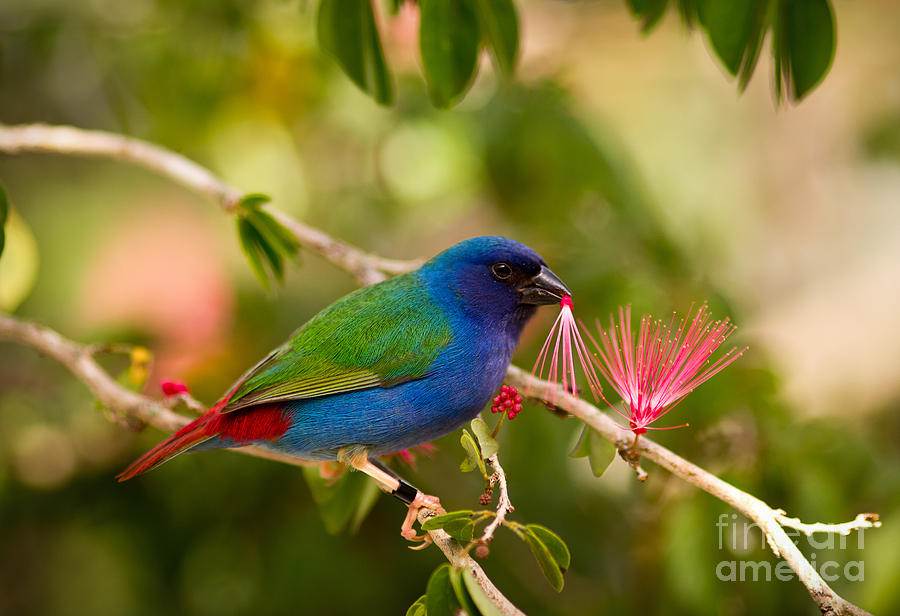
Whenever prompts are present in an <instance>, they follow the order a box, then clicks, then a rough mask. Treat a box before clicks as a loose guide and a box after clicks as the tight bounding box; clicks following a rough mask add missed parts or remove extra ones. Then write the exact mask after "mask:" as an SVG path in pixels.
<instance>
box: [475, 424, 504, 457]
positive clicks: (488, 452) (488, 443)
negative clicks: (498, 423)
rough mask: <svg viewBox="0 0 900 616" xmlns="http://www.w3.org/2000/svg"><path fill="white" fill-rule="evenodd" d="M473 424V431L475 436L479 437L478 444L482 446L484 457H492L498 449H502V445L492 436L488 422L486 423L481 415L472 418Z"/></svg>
mask: <svg viewBox="0 0 900 616" xmlns="http://www.w3.org/2000/svg"><path fill="white" fill-rule="evenodd" d="M471 426H472V432H474V433H475V438H477V439H478V446H479V447H480V448H481V455H482V457H484V458H490V457H491V456H492V455H494V454H495V453H497V450H498V449H500V445H498V444H497V439H495V438H494V437H493V436H491V429H490V428H489V427H488V425H487V423H485V421H484V420H483V419H482V418H481V417H476V418H475V419H473V420H472V424H471Z"/></svg>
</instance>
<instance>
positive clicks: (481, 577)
mask: <svg viewBox="0 0 900 616" xmlns="http://www.w3.org/2000/svg"><path fill="white" fill-rule="evenodd" d="M0 340H9V341H12V342H18V343H21V344H24V345H26V346H28V347H31V348H33V349H35V350H36V351H38V352H40V353H41V354H43V355H46V356H48V357H50V358H51V359H54V360H56V361H58V362H59V363H61V364H62V365H63V366H65V367H66V368H67V369H68V370H69V371H70V372H71V373H72V374H73V375H74V376H75V377H76V378H78V380H80V381H81V382H83V383H84V384H85V385H86V386H87V388H88V389H90V390H91V393H93V394H94V396H96V397H97V399H98V400H99V401H100V402H101V403H102V404H103V405H104V406H105V407H106V408H108V409H110V410H111V411H112V413H113V414H114V416H115V417H117V418H131V419H132V420H134V419H138V420H140V421H142V422H145V423H148V424H150V425H153V426H155V427H157V428H159V429H160V430H163V431H164V432H175V431H177V430H179V429H180V428H182V427H183V426H185V425H186V424H188V423H189V422H190V421H191V418H189V417H185V416H183V415H180V414H178V413H176V412H174V411H173V410H172V409H170V408H168V407H167V406H166V405H165V404H162V403H160V402H157V401H156V400H153V399H151V398H148V397H146V396H142V395H140V394H138V393H135V392H133V391H131V390H130V389H127V388H125V387H123V386H122V385H120V384H119V383H117V382H116V381H115V379H113V378H112V377H111V376H110V375H109V374H108V373H107V372H106V371H105V370H103V368H101V367H100V365H99V364H98V363H97V362H96V361H94V358H93V352H94V351H95V350H96V347H95V346H93V345H81V344H78V343H77V342H73V341H72V340H69V339H68V338H65V337H63V336H62V335H60V334H59V333H57V332H55V331H53V330H52V329H50V328H48V327H44V326H43V325H38V324H36V323H31V322H28V321H22V320H19V319H17V318H15V317H12V316H10V315H6V314H2V313H0ZM231 451H236V452H238V453H243V454H247V455H251V456H254V457H257V458H265V459H267V460H275V461H277V462H284V463H286V464H291V465H294V466H310V465H315V464H318V463H317V462H308V461H306V460H300V459H298V458H294V457H291V456H288V455H285V454H281V453H278V452H275V451H272V450H269V449H265V448H263V447H258V446H247V447H240V448H236V449H232V450H231ZM433 514H434V512H431V511H429V510H424V509H423V510H422V512H421V513H420V515H419V519H420V521H424V520H425V519H427V518H428V517H430V516H431V515H433ZM429 533H430V534H431V537H432V539H433V541H434V544H435V545H436V546H438V548H440V550H441V551H442V552H443V553H444V555H445V556H446V557H447V560H448V561H450V563H451V564H452V565H453V566H455V567H464V568H467V569H469V570H470V571H471V572H472V575H473V576H474V577H475V580H476V581H477V582H478V585H479V586H481V588H482V590H484V592H485V594H486V595H487V596H488V597H490V598H491V599H492V600H493V601H494V603H495V605H496V607H497V609H498V610H500V613H501V614H504V615H505V616H515V615H520V614H522V612H521V611H519V609H518V608H516V606H514V605H513V604H512V603H511V602H510V601H509V599H507V598H506V597H505V596H504V595H503V593H501V592H500V590H499V589H498V588H497V587H496V586H494V584H493V583H492V582H491V580H490V578H488V577H487V575H486V574H485V573H484V571H483V570H482V569H481V567H480V566H479V565H478V563H477V562H475V560H474V559H472V558H471V557H470V556H469V555H468V554H467V553H466V551H465V550H464V549H463V548H462V547H460V546H459V544H458V543H456V542H455V541H453V540H452V539H451V538H450V536H449V535H448V534H447V533H445V532H444V531H443V530H433V531H429Z"/></svg>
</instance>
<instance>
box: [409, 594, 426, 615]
mask: <svg viewBox="0 0 900 616" xmlns="http://www.w3.org/2000/svg"><path fill="white" fill-rule="evenodd" d="M427 614H428V612H427V611H426V610H425V595H422V596H421V597H419V598H418V599H416V602H415V603H413V604H412V605H410V606H409V609H408V610H406V616H427Z"/></svg>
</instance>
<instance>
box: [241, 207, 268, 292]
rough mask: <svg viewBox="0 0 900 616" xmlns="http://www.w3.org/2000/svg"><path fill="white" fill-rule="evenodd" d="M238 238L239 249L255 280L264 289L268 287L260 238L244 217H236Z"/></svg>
mask: <svg viewBox="0 0 900 616" xmlns="http://www.w3.org/2000/svg"><path fill="white" fill-rule="evenodd" d="M237 232H238V239H239V240H240V243H241V250H243V251H244V255H245V256H246V257H247V261H248V262H249V263H250V268H251V269H252V270H253V273H254V274H255V275H256V278H257V280H259V282H260V284H261V285H262V286H263V288H264V289H266V290H268V289H269V275H268V274H267V273H266V270H265V267H263V261H262V260H263V250H262V247H261V245H260V242H261V238H260V236H259V232H258V231H257V230H256V228H255V227H254V226H253V224H252V223H250V221H248V220H247V219H246V218H243V217H238V219H237Z"/></svg>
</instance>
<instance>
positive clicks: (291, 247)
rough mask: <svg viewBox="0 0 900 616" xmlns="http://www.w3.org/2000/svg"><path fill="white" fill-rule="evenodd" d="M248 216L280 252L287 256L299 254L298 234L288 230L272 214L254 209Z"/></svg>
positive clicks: (261, 233)
mask: <svg viewBox="0 0 900 616" xmlns="http://www.w3.org/2000/svg"><path fill="white" fill-rule="evenodd" d="M247 218H249V219H250V222H252V223H253V226H254V227H256V230H257V231H259V233H260V235H262V236H263V237H264V238H265V239H266V241H267V242H268V243H269V244H270V245H271V246H272V247H273V248H274V249H275V250H277V251H278V252H279V253H281V254H283V255H285V256H293V255H295V254H297V250H298V249H299V248H300V242H299V241H298V240H297V236H295V235H294V234H293V233H291V232H290V231H288V230H287V229H286V228H285V226H284V225H282V224H281V223H280V222H278V221H277V220H275V218H274V217H273V216H272V215H271V214H269V213H268V212H265V211H263V210H253V211H251V212H250V213H249V214H247Z"/></svg>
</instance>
